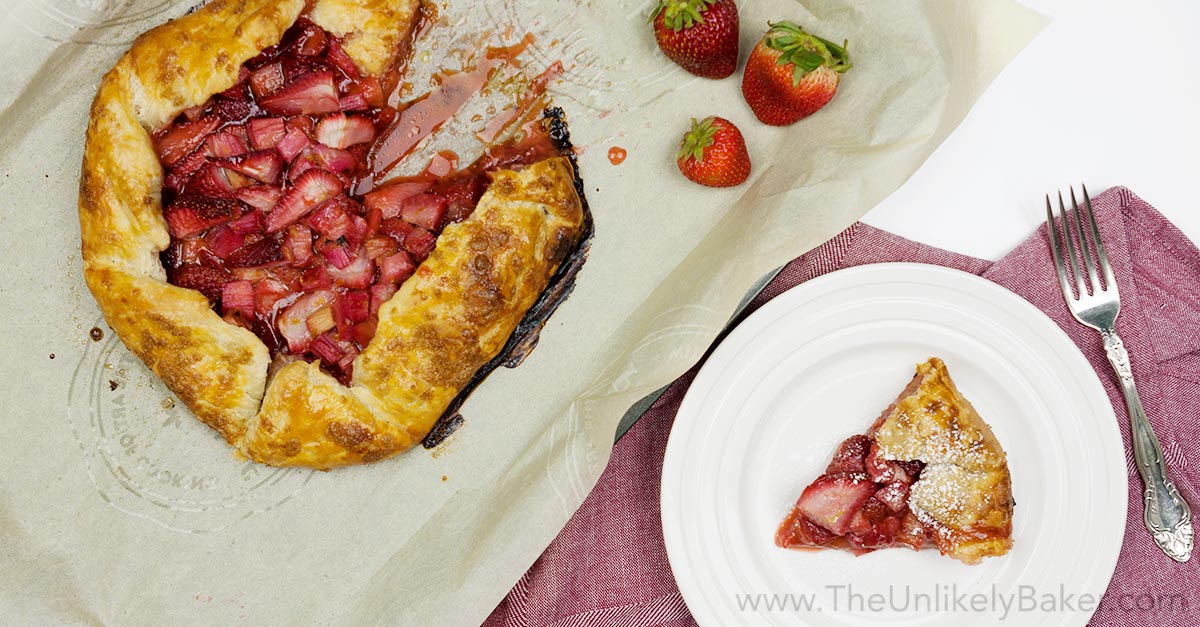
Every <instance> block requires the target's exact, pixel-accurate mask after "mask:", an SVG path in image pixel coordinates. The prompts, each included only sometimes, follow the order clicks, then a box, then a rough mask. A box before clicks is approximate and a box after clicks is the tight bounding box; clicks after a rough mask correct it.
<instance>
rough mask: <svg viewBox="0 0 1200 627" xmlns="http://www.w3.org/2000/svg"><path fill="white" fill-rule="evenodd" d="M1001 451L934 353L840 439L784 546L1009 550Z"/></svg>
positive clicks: (793, 516)
mask: <svg viewBox="0 0 1200 627" xmlns="http://www.w3.org/2000/svg"><path fill="white" fill-rule="evenodd" d="M1012 514H1013V498H1012V487H1011V479H1010V477H1009V473H1008V464H1007V461H1006V458H1005V455H1004V449H1002V448H1001V447H1000V442H998V441H997V440H996V436H995V435H994V434H993V433H992V430H991V429H990V428H989V427H988V425H987V423H985V422H984V421H983V418H981V417H980V416H979V414H978V413H976V411H975V408H974V407H972V406H971V403H969V402H968V401H967V399H965V398H963V395H962V394H961V393H959V391H958V388H956V387H955V385H954V381H952V380H951V379H950V373H949V372H947V371H946V364H945V363H943V362H942V360H941V359H938V358H936V357H935V358H932V359H930V360H929V361H927V362H925V363H923V364H920V365H918V366H917V373H916V375H915V376H914V377H913V379H912V381H911V382H909V384H908V386H907V387H905V388H904V391H903V392H901V393H900V396H899V397H897V398H896V401H895V402H894V403H892V405H891V406H890V407H888V408H887V409H886V410H884V412H883V414H882V415H881V416H880V417H879V419H878V420H876V421H875V424H874V425H872V426H871V428H870V430H868V431H867V433H866V434H865V435H855V436H852V437H850V438H848V439H847V440H846V441H844V442H842V444H841V445H840V446H839V447H838V449H837V452H836V453H834V456H833V461H832V462H830V463H829V466H828V467H827V468H826V469H825V474H823V475H821V476H820V477H818V478H817V480H816V481H814V482H813V483H812V484H811V485H809V486H808V487H807V488H805V490H804V492H803V493H802V494H801V495H800V498H799V500H797V501H796V504H795V506H794V507H793V508H792V511H791V512H790V513H789V514H788V516H787V518H785V519H784V521H783V523H782V524H781V525H780V526H779V530H778V532H777V533H776V535H775V544H777V545H779V546H781V547H784V548H790V549H809V548H817V549H846V550H849V551H852V552H853V553H855V554H863V553H869V552H871V551H874V550H876V549H883V548H888V547H900V546H904V547H908V548H911V549H921V548H924V547H926V546H935V547H937V549H938V550H939V551H941V553H942V554H943V555H948V556H950V557H953V558H954V559H957V560H959V561H962V562H964V563H966V564H977V563H979V561H980V560H981V559H983V558H985V557H995V556H999V555H1004V554H1005V553H1007V552H1008V551H1009V549H1011V548H1012Z"/></svg>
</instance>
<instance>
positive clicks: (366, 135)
mask: <svg viewBox="0 0 1200 627" xmlns="http://www.w3.org/2000/svg"><path fill="white" fill-rule="evenodd" d="M316 138H317V141H319V142H321V143H322V144H325V145H326V146H329V147H330V148H346V147H349V146H353V145H355V144H363V143H366V142H369V141H371V140H373V139H375V125H374V124H373V123H372V122H371V119H370V118H368V117H366V116H364V115H346V114H345V113H334V114H331V115H327V116H325V117H323V118H321V121H320V122H317V127H316Z"/></svg>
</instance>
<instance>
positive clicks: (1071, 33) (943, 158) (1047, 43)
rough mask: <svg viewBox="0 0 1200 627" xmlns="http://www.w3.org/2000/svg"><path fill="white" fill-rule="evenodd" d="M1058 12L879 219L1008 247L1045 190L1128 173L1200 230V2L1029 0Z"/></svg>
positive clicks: (1026, 226) (975, 244)
mask: <svg viewBox="0 0 1200 627" xmlns="http://www.w3.org/2000/svg"><path fill="white" fill-rule="evenodd" d="M1022 1H1023V2H1024V3H1025V4H1026V5H1028V6H1029V7H1031V8H1033V9H1036V10H1038V11H1041V12H1042V13H1045V14H1047V15H1049V16H1050V17H1051V18H1053V20H1054V22H1053V23H1052V24H1050V25H1049V26H1048V27H1047V28H1046V30H1045V31H1043V32H1042V34H1041V35H1039V36H1038V37H1037V39H1035V40H1034V41H1033V43H1031V44H1030V45H1029V47H1028V48H1026V49H1025V51H1024V52H1022V53H1021V55H1020V56H1018V57H1017V59H1016V60H1014V61H1013V63H1012V64H1011V65H1009V66H1008V67H1007V68H1006V69H1005V70H1004V72H1003V73H1002V74H1001V75H1000V76H999V77H998V78H997V79H996V82H995V83H993V84H992V86H991V87H990V88H989V90H988V92H987V93H985V94H984V96H983V98H981V99H980V101H979V103H978V104H977V105H976V106H975V108H974V110H972V111H971V113H970V115H968V116H967V119H966V120H965V121H964V122H963V124H962V126H960V127H959V128H958V130H957V131H955V133H954V134H953V135H952V136H951V137H950V138H949V139H948V140H947V141H946V143H945V144H943V145H942V146H941V148H939V149H938V151H937V152H936V153H934V155H933V156H932V157H931V158H930V159H929V161H928V162H926V164H925V165H924V166H922V168H921V169H920V170H919V171H918V172H917V173H916V174H915V175H914V176H913V177H912V179H910V180H909V181H908V182H907V183H906V184H905V185H904V186H903V187H901V188H900V189H899V190H898V191H897V192H896V193H894V194H892V196H890V197H889V198H888V199H887V200H885V201H884V202H883V203H881V204H880V205H878V206H877V207H876V208H875V209H873V210H872V211H871V212H870V213H868V214H867V216H866V217H865V218H864V221H865V222H867V223H868V224H871V225H872V226H876V227H879V228H882V229H886V230H889V231H892V232H893V233H897V234H899V235H903V236H905V237H908V238H910V239H914V240H917V241H920V242H924V243H928V244H933V245H936V246H940V247H942V248H946V249H949V250H953V251H956V252H961V253H966V254H969V255H975V256H977V257H984V258H987V259H992V260H995V259H999V258H1000V257H1002V256H1003V255H1004V254H1005V253H1007V252H1008V251H1009V250H1011V249H1012V248H1013V247H1015V246H1016V245H1017V244H1018V243H1020V242H1021V241H1022V240H1024V239H1025V238H1026V237H1027V236H1028V235H1029V234H1030V233H1031V232H1032V231H1033V229H1034V228H1035V227H1036V226H1037V225H1038V224H1040V223H1041V222H1043V221H1045V200H1044V198H1043V196H1044V194H1046V193H1047V192H1053V191H1054V190H1056V189H1064V190H1065V189H1066V186H1068V185H1070V184H1072V183H1075V184H1076V185H1078V183H1079V182H1080V181H1083V182H1085V183H1087V185H1088V190H1089V191H1091V192H1092V194H1093V196H1095V195H1097V194H1099V193H1100V192H1101V191H1103V190H1105V189H1108V188H1109V187H1112V186H1114V185H1124V186H1126V187H1129V188H1130V189H1132V190H1133V192H1134V193H1135V194H1137V195H1138V196H1140V197H1141V198H1142V199H1143V200H1145V201H1147V202H1149V203H1150V204H1151V205H1154V207H1155V208H1156V209H1158V210H1159V211H1160V212H1162V213H1163V215H1165V216H1167V218H1168V219H1170V220H1171V221H1172V222H1174V223H1175V224H1176V226H1178V227H1179V228H1180V229H1181V230H1182V231H1183V232H1184V233H1185V234H1186V235H1187V236H1188V237H1189V238H1190V239H1191V240H1192V241H1194V242H1200V197H1198V196H1197V192H1196V188H1195V186H1194V183H1195V181H1196V180H1197V179H1198V178H1200V37H1198V36H1197V30H1198V29H1200V2H1195V1H1193V0H1153V1H1144V0H1139V1H1137V2H1129V1H1118V0H1022Z"/></svg>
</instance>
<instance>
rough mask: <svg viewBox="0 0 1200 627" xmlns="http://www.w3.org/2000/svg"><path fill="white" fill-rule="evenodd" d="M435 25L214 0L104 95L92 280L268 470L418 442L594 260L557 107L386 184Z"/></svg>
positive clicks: (392, 7)
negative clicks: (404, 91) (448, 162)
mask: <svg viewBox="0 0 1200 627" xmlns="http://www.w3.org/2000/svg"><path fill="white" fill-rule="evenodd" d="M419 19H420V11H419V7H418V3H417V0H355V1H351V0H315V2H307V3H306V2H305V1H304V0H283V1H276V0H241V1H239V2H227V1H224V0H213V1H212V2H209V3H208V4H207V5H206V6H204V7H202V8H200V9H199V10H197V11H195V12H194V13H191V14H189V15H186V16H184V17H181V18H179V19H177V20H174V21H172V22H170V23H167V24H164V25H163V26H160V27H158V28H155V29H154V30H151V31H149V32H147V33H146V34H144V35H142V36H141V37H140V38H138V40H137V42H136V43H134V45H133V47H132V48H131V49H130V50H129V52H128V53H126V54H125V56H123V57H122V58H121V59H120V61H119V62H118V63H117V65H116V67H114V68H113V69H112V71H110V72H109V73H108V74H107V75H106V76H105V77H104V80H103V82H102V83H101V84H100V88H99V92H98V94H97V96H96V99H95V101H94V103H93V105H92V113H91V122H90V125H89V127H88V133H87V145H86V148H85V153H84V160H83V173H82V179H81V182H80V196H79V213H80V222H81V225H82V235H83V257H84V269H85V276H86V279H87V283H88V286H89V288H90V289H91V291H92V294H93V295H94V296H95V298H96V301H97V302H98V303H99V305H100V309H101V311H102V312H103V314H104V316H105V318H106V320H107V321H108V323H109V325H111V326H112V328H113V329H114V330H115V331H116V333H117V335H118V336H119V337H120V338H121V339H122V341H124V343H125V344H126V346H128V347H129V348H130V350H132V351H133V352H134V353H136V354H137V355H138V356H139V357H141V358H142V359H143V360H144V361H145V362H146V363H147V364H148V365H149V366H150V367H151V368H152V369H153V370H154V371H155V372H156V373H157V374H158V375H159V376H160V377H161V378H162V379H163V381H164V382H166V384H167V385H168V386H169V387H170V388H171V390H173V391H174V392H175V393H176V394H177V395H178V396H179V397H180V398H181V399H182V400H183V401H184V402H185V403H186V404H187V406H188V407H189V408H190V409H191V410H192V411H193V412H194V413H195V415H196V416H197V417H198V418H199V419H200V420H202V421H204V422H205V423H206V424H208V425H209V426H210V427H212V428H213V429H216V430H217V431H218V432H220V434H221V435H222V436H223V437H224V438H225V439H226V440H227V441H228V442H229V443H230V444H232V445H234V446H236V447H237V448H238V449H239V450H240V451H242V452H243V453H244V454H245V455H247V456H248V457H250V458H252V459H254V460H257V461H260V462H264V463H268V464H273V465H281V466H311V467H316V468H331V467H335V466H342V465H347V464H356V463H362V462H370V461H374V460H378V459H381V458H384V457H388V456H391V455H394V454H396V453H399V452H402V451H404V450H406V449H408V448H410V447H412V446H413V445H414V444H415V443H417V442H420V441H421V440H422V439H423V438H424V437H425V436H426V434H428V433H429V431H430V429H431V428H432V427H433V426H434V424H435V423H436V422H437V421H438V419H439V418H440V417H441V416H443V414H444V413H445V412H446V410H447V408H448V407H450V406H451V405H452V403H454V401H455V400H456V398H459V397H460V395H461V394H462V393H464V392H465V390H467V389H469V388H470V387H471V386H473V385H474V384H475V383H476V382H477V380H478V378H479V377H480V376H481V373H483V374H486V371H487V370H488V369H490V368H491V367H494V363H495V362H496V360H497V359H499V358H502V351H503V350H504V348H505V346H506V344H508V343H509V342H510V338H511V337H512V336H513V334H514V330H516V329H517V328H518V326H519V325H521V323H522V321H523V320H525V321H526V324H525V325H524V326H523V328H524V327H528V326H529V322H528V318H527V314H529V312H530V311H531V309H532V310H534V314H536V315H538V316H544V315H548V311H549V310H552V309H553V305H554V304H556V303H557V299H558V298H561V296H562V295H563V294H564V293H565V291H566V289H567V288H565V287H563V286H562V285H561V283H562V282H567V283H569V282H570V280H571V277H569V276H566V275H565V274H564V272H563V270H564V268H565V267H566V266H567V265H572V266H577V263H578V262H579V259H581V256H582V254H583V249H584V247H585V243H584V240H586V238H587V237H588V236H589V235H590V219H589V218H588V215H587V212H586V209H585V206H584V202H583V200H582V198H581V194H582V189H581V187H580V186H579V183H578V177H577V176H576V173H575V165H574V160H573V158H572V157H571V151H570V146H569V141H568V139H567V137H566V133H565V123H564V122H563V121H562V119H561V114H560V113H558V112H556V111H548V112H547V114H546V117H544V118H540V119H539V118H537V117H536V115H535V117H533V118H531V119H528V120H525V123H524V124H522V125H520V127H521V131H520V132H514V133H510V134H509V135H510V137H509V139H507V140H505V141H500V142H494V143H493V144H492V145H490V146H488V147H487V148H486V150H485V151H484V153H483V156H482V157H480V158H479V159H478V160H477V161H476V162H474V163H473V164H470V165H468V166H466V167H463V168H462V169H459V170H455V169H454V168H452V167H449V166H446V167H438V168H432V167H431V168H430V171H427V172H426V173H425V174H423V175H420V176H416V177H409V178H406V179H402V180H392V181H388V182H385V183H381V184H379V185H375V184H374V180H375V178H377V176H376V175H377V174H379V172H380V166H381V165H383V166H384V168H390V167H391V165H393V164H377V163H375V161H376V157H377V155H376V152H377V149H378V147H379V146H380V145H381V144H385V143H386V142H387V141H388V139H389V137H391V136H394V135H395V134H397V133H408V132H411V131H412V129H407V128H397V124H398V120H399V119H401V118H402V117H403V116H400V115H399V114H398V111H399V110H402V109H403V106H404V105H403V104H399V103H397V102H395V100H397V98H395V94H394V93H393V92H394V88H395V85H396V84H397V82H398V79H399V74H400V69H401V68H402V66H403V63H404V61H405V59H406V57H407V55H408V50H409V48H410V46H411V39H412V35H413V32H414V28H415V25H416V24H417V22H418V20H419ZM443 165H444V164H443ZM435 172H436V174H435ZM547 294H550V296H547ZM548 299H549V300H551V301H554V302H550V303H547V300H548ZM530 315H533V314H530Z"/></svg>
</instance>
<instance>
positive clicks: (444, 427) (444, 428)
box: [421, 410, 465, 449]
mask: <svg viewBox="0 0 1200 627" xmlns="http://www.w3.org/2000/svg"><path fill="white" fill-rule="evenodd" d="M463 422H465V419H464V418H463V417H462V414H460V413H458V411H457V410H456V411H455V412H454V414H453V415H451V416H449V417H446V416H443V419H442V420H439V421H438V423H437V424H436V425H434V426H433V430H432V431H430V432H429V435H427V436H425V439H424V440H422V441H421V446H424V447H425V448H427V449H430V448H433V447H435V446H437V445H439V444H441V443H442V442H444V441H446V438H448V437H450V434H452V433H454V432H455V431H457V430H458V428H459V427H461V426H462V424H463Z"/></svg>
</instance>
